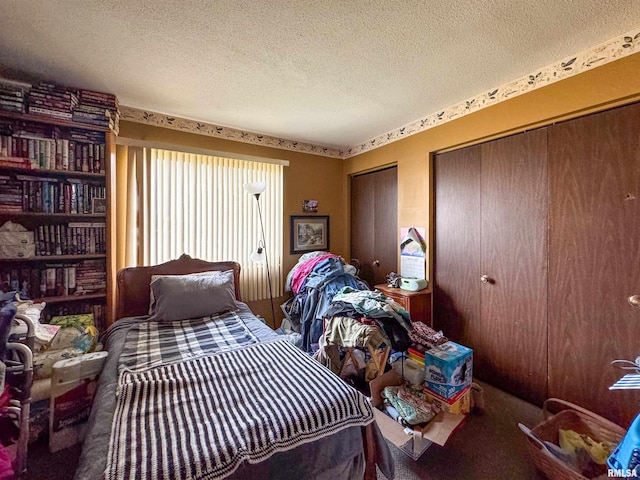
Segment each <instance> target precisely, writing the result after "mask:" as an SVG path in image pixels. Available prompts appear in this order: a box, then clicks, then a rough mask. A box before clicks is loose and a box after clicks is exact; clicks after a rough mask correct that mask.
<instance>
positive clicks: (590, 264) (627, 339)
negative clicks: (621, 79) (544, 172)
mask: <svg viewBox="0 0 640 480" xmlns="http://www.w3.org/2000/svg"><path fill="white" fill-rule="evenodd" d="M639 132H640V105H638V104H635V105H630V106H626V107H621V108H617V109H614V110H610V111H607V112H603V113H598V114H594V115H589V116H587V117H583V118H579V119H576V120H570V121H567V122H564V123H560V124H557V125H554V126H552V127H550V130H549V162H550V201H551V211H550V257H549V261H550V269H549V325H550V330H549V347H550V348H549V394H550V395H551V396H554V397H560V398H563V399H566V400H569V401H572V402H574V403H577V404H579V405H582V406H584V407H586V408H589V409H590V410H593V411H595V412H596V413H599V414H601V415H603V416H605V417H608V418H610V419H611V420H613V421H616V422H617V423H619V424H620V425H622V426H624V427H626V426H627V425H628V424H629V422H630V421H631V419H632V417H633V416H634V415H635V414H636V413H637V412H638V411H639V410H640V391H638V390H631V391H621V390H615V391H610V390H608V388H609V386H610V385H611V384H612V383H614V382H615V381H616V380H617V379H618V378H619V377H621V376H622V373H623V372H622V371H621V370H618V369H616V368H614V367H612V366H611V365H610V362H611V361H612V360H615V359H619V358H624V359H628V360H633V359H635V358H636V357H637V356H638V355H640V308H639V307H638V306H632V303H633V301H632V302H631V303H630V301H629V299H630V297H632V296H634V295H640V134H639Z"/></svg>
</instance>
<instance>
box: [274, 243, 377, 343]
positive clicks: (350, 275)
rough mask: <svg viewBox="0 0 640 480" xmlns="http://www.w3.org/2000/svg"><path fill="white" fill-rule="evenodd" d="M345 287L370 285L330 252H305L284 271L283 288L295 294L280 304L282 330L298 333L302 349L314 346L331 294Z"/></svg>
mask: <svg viewBox="0 0 640 480" xmlns="http://www.w3.org/2000/svg"><path fill="white" fill-rule="evenodd" d="M344 287H351V288H352V289H355V290H368V289H369V286H368V285H367V283H366V282H364V281H363V280H360V279H359V278H358V277H356V269H355V267H353V266H352V265H347V264H346V263H345V262H344V260H343V259H342V258H341V257H339V256H338V255H334V254H332V253H327V252H309V253H305V254H304V255H302V256H301V257H300V260H298V263H297V264H296V265H295V266H294V267H293V268H292V269H291V271H290V272H289V274H288V275H287V280H286V284H285V290H286V291H291V292H293V294H294V296H293V298H291V299H289V300H288V301H287V302H285V303H284V304H283V305H281V308H282V311H283V312H284V315H285V322H284V326H283V331H284V332H285V333H290V332H296V333H300V334H301V336H302V349H303V350H304V351H305V352H308V353H312V352H314V351H315V350H317V348H318V341H319V339H320V335H322V332H323V328H324V327H323V319H324V318H326V317H328V316H329V315H328V313H327V312H328V310H329V307H330V306H331V301H332V300H333V298H334V296H335V295H336V294H337V293H338V292H339V291H340V290H341V289H342V288H344Z"/></svg>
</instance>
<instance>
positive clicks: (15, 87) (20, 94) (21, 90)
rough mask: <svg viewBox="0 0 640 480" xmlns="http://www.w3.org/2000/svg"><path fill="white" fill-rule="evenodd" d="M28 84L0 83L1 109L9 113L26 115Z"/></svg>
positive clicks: (29, 86)
mask: <svg viewBox="0 0 640 480" xmlns="http://www.w3.org/2000/svg"><path fill="white" fill-rule="evenodd" d="M30 88H31V85H29V84H28V83H22V82H13V81H0V109H2V110H7V111H8V112H16V113H25V111H26V98H27V92H28V91H29V89H30Z"/></svg>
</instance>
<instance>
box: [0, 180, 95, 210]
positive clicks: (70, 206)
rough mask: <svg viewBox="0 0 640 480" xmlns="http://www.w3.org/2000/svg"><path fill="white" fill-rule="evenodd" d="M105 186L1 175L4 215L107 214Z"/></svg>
mask: <svg viewBox="0 0 640 480" xmlns="http://www.w3.org/2000/svg"><path fill="white" fill-rule="evenodd" d="M106 194H107V189H106V187H105V186H104V185H96V184H95V183H90V182H87V181H83V180H79V179H73V178H67V179H64V180H63V179H57V178H48V177H34V176H31V175H15V176H10V175H0V213H23V212H33V213H68V214H88V213H99V214H103V213H105V212H106V203H105V202H106V201H105V197H106Z"/></svg>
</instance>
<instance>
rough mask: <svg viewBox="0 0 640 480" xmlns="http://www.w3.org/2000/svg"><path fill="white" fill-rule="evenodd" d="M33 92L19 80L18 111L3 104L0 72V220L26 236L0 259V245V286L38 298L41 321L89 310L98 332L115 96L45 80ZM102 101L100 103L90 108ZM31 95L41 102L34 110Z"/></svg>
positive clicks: (107, 317)
mask: <svg viewBox="0 0 640 480" xmlns="http://www.w3.org/2000/svg"><path fill="white" fill-rule="evenodd" d="M33 90H36V91H38V92H45V93H46V95H43V94H42V93H40V94H39V96H38V95H33V96H32V95H31V94H30V92H31V91H32V90H30V89H29V88H28V87H25V89H24V95H23V96H21V95H20V94H15V95H16V97H17V100H15V102H14V103H13V104H11V105H9V108H10V109H16V110H22V111H6V110H2V108H7V104H3V101H2V99H3V98H6V97H8V96H10V95H11V93H7V91H6V90H5V91H3V89H2V79H0V225H4V224H5V222H7V221H11V222H13V223H16V224H19V225H21V226H23V227H25V228H26V230H27V231H28V232H31V234H32V235H33V241H34V244H33V246H32V247H31V250H30V251H28V252H27V253H26V254H25V256H24V257H20V258H15V257H13V258H7V257H6V252H5V253H3V252H2V250H1V248H0V290H2V291H13V290H17V291H19V292H21V294H22V296H24V297H26V298H29V299H32V300H34V301H37V302H46V303H47V306H46V308H45V310H44V312H43V318H44V321H46V320H47V319H48V318H50V317H51V316H54V315H65V314H77V313H93V314H94V322H95V324H96V326H97V327H98V329H99V330H100V331H103V330H104V329H105V328H106V327H107V326H108V325H109V324H110V323H111V321H112V320H111V318H112V309H113V302H112V299H113V293H114V280H115V266H114V260H115V258H114V255H113V253H112V252H113V248H112V244H113V241H114V238H113V236H114V234H115V228H114V223H113V222H114V218H113V215H112V213H113V212H114V211H115V209H114V208H113V205H114V200H115V199H114V195H113V192H112V186H113V185H114V183H113V181H114V178H115V171H114V165H115V135H116V133H115V131H117V108H118V106H117V99H116V98H115V97H114V96H112V95H107V94H102V93H99V92H89V91H83V90H73V89H70V88H66V87H60V86H57V85H53V84H40V85H38V86H37V87H35V86H34V87H33ZM83 94H84V98H85V100H87V99H88V101H85V102H84V104H83ZM43 96H46V97H51V98H53V99H54V100H55V101H53V103H52V104H51V105H52V106H47V105H45V104H44V103H42V102H43V101H44V100H41V99H42V98H43ZM32 98H33V100H32ZM61 99H65V100H64V101H66V99H69V104H68V105H67V104H65V105H61V103H62V102H63V100H61ZM102 99H104V100H105V102H106V104H107V105H108V106H107V107H104V106H102V107H98V106H92V105H98V103H96V100H99V101H102ZM31 101H33V102H36V101H37V102H39V103H37V108H35V107H33V106H32V105H31V104H30V102H31ZM14 105H16V106H15V107H14ZM54 107H55V108H54ZM58 107H61V109H56V108H58ZM65 108H66V110H65ZM32 109H33V110H37V109H39V110H40V111H44V112H48V113H49V114H33V113H29V110H32ZM49 109H50V110H49ZM86 112H95V115H94V113H86ZM100 112H102V114H101V115H100ZM78 115H79V116H78ZM77 116H78V117H77ZM61 117H66V118H61ZM77 120H80V121H77ZM114 120H115V124H114ZM29 235H30V234H29Z"/></svg>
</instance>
